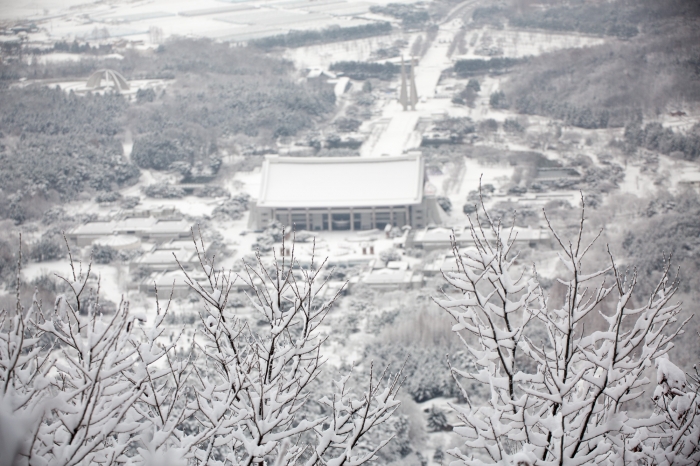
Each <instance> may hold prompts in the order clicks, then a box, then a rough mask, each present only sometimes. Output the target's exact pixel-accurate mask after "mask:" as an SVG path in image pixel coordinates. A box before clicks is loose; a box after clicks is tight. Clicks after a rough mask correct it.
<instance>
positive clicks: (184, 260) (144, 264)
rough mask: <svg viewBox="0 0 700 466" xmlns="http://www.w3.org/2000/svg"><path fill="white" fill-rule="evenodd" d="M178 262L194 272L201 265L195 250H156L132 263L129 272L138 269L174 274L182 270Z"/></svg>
mask: <svg viewBox="0 0 700 466" xmlns="http://www.w3.org/2000/svg"><path fill="white" fill-rule="evenodd" d="M176 257H177V260H176V259H175V258H176ZM178 262H179V263H180V265H182V267H183V268H184V269H185V270H192V269H194V268H195V267H196V266H198V265H199V258H198V257H197V253H196V252H195V251H194V249H178V250H173V249H154V250H153V251H150V252H147V253H145V254H144V255H142V256H141V257H137V258H136V259H134V260H133V261H131V262H130V263H129V272H133V271H134V270H137V269H142V270H148V271H151V272H172V271H175V270H180V265H178Z"/></svg>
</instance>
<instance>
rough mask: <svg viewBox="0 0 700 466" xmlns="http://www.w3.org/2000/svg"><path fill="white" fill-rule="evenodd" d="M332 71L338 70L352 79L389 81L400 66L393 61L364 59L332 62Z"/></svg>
mask: <svg viewBox="0 0 700 466" xmlns="http://www.w3.org/2000/svg"><path fill="white" fill-rule="evenodd" d="M329 69H330V70H331V71H338V72H340V73H343V74H344V75H345V76H348V77H350V78H352V79H357V80H365V79H370V78H374V79H381V80H384V81H389V80H391V79H393V78H394V76H395V75H396V74H397V73H399V71H400V67H398V66H396V65H394V64H393V63H391V62H386V63H371V62H362V61H339V62H335V63H332V64H331V66H330V67H329Z"/></svg>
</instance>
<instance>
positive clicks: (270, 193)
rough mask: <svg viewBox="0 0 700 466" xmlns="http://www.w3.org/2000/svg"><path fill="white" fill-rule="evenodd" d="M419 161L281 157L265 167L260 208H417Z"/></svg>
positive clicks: (419, 198)
mask: <svg viewBox="0 0 700 466" xmlns="http://www.w3.org/2000/svg"><path fill="white" fill-rule="evenodd" d="M423 181H424V179H423V160H422V158H421V157H420V155H408V156H402V157H387V158H364V157H363V158H360V157H277V156H271V157H270V156H268V157H267V158H266V159H265V162H264V163H263V168H262V183H261V186H260V197H259V199H258V204H257V205H258V206H259V207H275V208H303V207H308V208H314V207H371V206H392V205H406V204H419V203H420V202H421V201H422V199H423Z"/></svg>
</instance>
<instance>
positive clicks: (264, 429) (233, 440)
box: [0, 242, 400, 466]
mask: <svg viewBox="0 0 700 466" xmlns="http://www.w3.org/2000/svg"><path fill="white" fill-rule="evenodd" d="M195 245H196V247H197V252H198V254H199V258H200V265H201V275H198V276H195V275H193V274H191V273H188V272H185V271H184V270H183V273H184V274H185V278H186V281H187V282H188V284H189V285H190V286H191V288H192V289H193V290H194V292H196V293H197V294H198V295H199V296H200V297H201V298H202V300H203V303H204V305H203V307H204V308H203V310H202V312H201V313H200V316H201V324H202V325H201V328H202V331H201V335H198V336H197V337H196V338H194V339H193V346H192V349H191V351H189V352H188V353H187V354H186V355H185V356H182V355H181V354H178V353H177V352H176V346H177V343H178V340H179V338H174V339H167V338H164V336H165V334H164V332H165V328H164V320H165V317H166V315H167V314H168V312H169V305H170V301H168V305H167V306H164V307H163V306H161V305H160V303H158V305H157V310H156V316H155V319H153V320H152V321H149V322H140V321H139V319H138V318H137V316H135V315H134V314H133V313H132V312H130V310H129V303H128V302H126V301H122V302H121V303H120V305H119V307H118V309H117V310H116V312H114V313H113V314H103V313H102V311H101V305H100V301H99V296H100V293H99V289H100V285H99V279H97V277H95V274H94V272H93V271H92V268H91V265H87V267H86V268H82V267H81V264H80V263H79V262H77V261H74V260H73V258H72V257H71V259H70V267H71V273H70V276H69V277H68V278H64V281H65V283H66V285H67V289H68V292H66V293H64V294H61V295H59V296H58V297H57V299H56V302H55V303H54V305H53V306H51V308H50V309H45V307H44V306H43V305H42V303H40V302H39V301H38V299H36V298H35V299H34V301H33V303H32V305H31V306H30V307H29V308H25V307H24V306H23V305H22V303H21V302H20V297H19V290H20V282H19V279H18V283H17V304H16V308H14V309H10V310H3V311H2V313H0V442H1V443H0V464H12V465H32V466H34V465H41V466H43V465H66V466H68V465H78V464H81V465H82V464H100V465H113V464H120V465H121V464H127V465H151V466H154V465H163V466H165V465H176V466H177V465H183V466H184V465H187V464H192V465H224V464H226V465H229V464H231V465H251V464H270V465H271V464H275V465H297V464H298V465H308V466H313V465H316V464H327V465H333V466H342V465H346V466H351V465H360V464H363V463H365V462H367V461H368V460H370V459H372V458H373V457H374V455H375V453H376V452H377V451H378V450H379V449H380V448H382V447H383V446H384V445H386V443H387V442H388V441H389V440H390V438H384V439H381V440H379V441H375V442H367V441H365V440H366V434H368V432H370V430H372V429H373V428H374V427H376V426H377V425H379V424H381V423H383V422H384V421H386V420H387V419H389V417H390V416H391V415H392V414H393V412H394V411H395V410H396V408H397V407H398V405H399V401H398V400H397V399H396V394H397V391H398V388H399V385H400V383H399V382H400V373H399V374H395V375H394V376H390V375H389V374H388V373H387V372H386V371H384V372H381V373H377V372H375V371H373V370H372V369H370V374H369V380H368V381H367V383H366V386H365V388H364V389H363V390H362V391H361V392H359V393H355V390H353V389H351V385H350V384H349V383H348V381H349V378H350V374H349V373H348V374H346V375H345V376H342V377H341V378H340V379H339V380H338V381H337V382H336V383H335V390H334V391H332V393H330V394H328V395H326V396H323V397H320V399H317V400H315V402H316V403H317V404H318V405H320V406H321V409H317V410H316V411H313V410H309V409H306V410H304V408H305V407H306V405H307V404H308V403H309V402H310V397H311V396H314V395H315V392H314V391H312V390H311V387H310V385H311V383H312V382H313V381H314V380H316V379H317V378H318V376H319V375H320V374H321V371H322V369H323V364H324V362H325V361H326V359H325V358H324V356H323V355H322V353H321V350H322V347H323V343H324V341H325V339H326V337H325V336H324V335H323V334H322V333H321V329H320V326H321V323H322V322H323V320H324V318H325V317H326V316H327V315H328V312H329V311H330V309H331V307H332V306H333V304H334V302H335V300H336V298H337V296H338V295H337V294H336V295H335V296H333V297H331V298H330V299H326V300H324V299H322V298H321V296H322V295H321V294H319V292H320V291H321V290H322V289H323V287H324V285H325V283H324V282H323V281H322V280H321V279H320V275H319V274H320V272H321V270H322V269H323V265H324V264H314V263H313V261H312V265H311V267H310V268H302V267H301V266H300V265H299V264H298V262H297V261H296V259H295V257H294V247H293V246H292V248H291V257H290V258H289V259H285V258H284V257H283V258H282V261H281V262H279V261H277V260H276V259H275V261H274V262H273V264H272V265H271V266H265V265H264V264H263V261H262V259H261V258H260V256H259V255H258V256H257V263H256V264H245V272H244V273H243V274H242V275H243V276H242V278H240V279H241V280H244V281H246V283H247V284H248V289H249V290H251V291H250V292H249V298H250V301H251V304H252V305H253V307H254V308H255V310H256V311H257V313H258V315H259V318H260V319H261V320H262V321H263V322H265V325H264V326H263V327H262V329H260V328H251V327H250V326H248V325H247V323H246V322H245V321H244V320H242V319H239V318H237V316H236V315H235V313H234V311H233V310H232V308H231V307H229V305H228V303H229V298H230V297H231V296H230V293H231V291H232V289H233V288H232V287H233V282H234V280H235V279H236V277H235V276H234V275H233V274H232V272H227V271H224V270H222V269H217V268H216V267H215V264H214V260H213V258H212V259H209V258H207V257H206V256H205V254H204V252H203V249H204V247H203V244H201V243H200V244H199V245H198V244H197V242H195ZM283 247H284V246H283ZM19 262H20V264H21V255H20V261H19ZM18 276H20V274H18ZM200 278H201V279H200ZM302 413H303V414H302ZM9 426H12V429H11V430H9Z"/></svg>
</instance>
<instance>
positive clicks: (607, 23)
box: [472, 2, 639, 39]
mask: <svg viewBox="0 0 700 466" xmlns="http://www.w3.org/2000/svg"><path fill="white" fill-rule="evenodd" d="M635 10H636V8H634V7H630V6H628V5H627V4H625V3H623V2H614V3H605V4H587V3H584V2H581V3H577V4H576V3H574V4H567V5H556V6H550V7H549V8H527V7H525V8H515V7H511V8H504V7H499V6H489V7H479V8H476V9H475V10H474V13H473V15H472V19H473V20H474V21H475V22H478V23H486V24H496V25H502V23H504V22H507V23H508V24H509V25H510V26H513V27H519V28H533V29H545V30H550V31H567V32H574V31H575V32H583V33H586V34H601V35H603V34H604V35H609V36H615V37H619V38H622V39H629V38H631V37H634V36H636V35H637V34H638V33H639V29H638V28H637V21H638V18H635V17H634V16H635V15H634V13H635Z"/></svg>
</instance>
